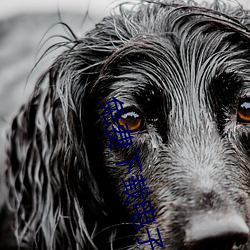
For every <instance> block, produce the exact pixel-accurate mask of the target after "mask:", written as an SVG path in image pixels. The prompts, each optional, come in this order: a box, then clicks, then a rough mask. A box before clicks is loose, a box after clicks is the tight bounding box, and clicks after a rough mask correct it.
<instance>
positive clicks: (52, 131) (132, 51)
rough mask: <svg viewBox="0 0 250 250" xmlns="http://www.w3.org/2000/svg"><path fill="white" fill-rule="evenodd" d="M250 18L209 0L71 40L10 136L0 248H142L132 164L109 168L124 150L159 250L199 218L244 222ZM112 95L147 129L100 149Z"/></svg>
mask: <svg viewBox="0 0 250 250" xmlns="http://www.w3.org/2000/svg"><path fill="white" fill-rule="evenodd" d="M249 20H250V19H249V15H248V12H246V11H244V10H243V9H242V8H241V7H240V6H238V7H230V6H229V5H227V4H224V3H222V2H219V1H214V2H213V3H212V4H210V5H209V4H204V5H203V7H198V6H197V4H195V3H194V2H193V1H188V2H182V1H178V2H174V3H170V4H167V3H159V2H155V3H153V2H152V3H149V2H142V3H140V4H137V5H135V6H133V7H132V8H130V9H128V8H126V6H121V7H120V8H119V10H118V11H117V12H115V13H114V14H113V15H112V16H110V17H107V18H105V19H104V20H103V21H102V22H100V23H99V24H97V25H96V28H95V29H93V30H92V31H91V32H89V33H88V34H86V35H85V37H83V38H77V39H75V40H74V41H71V43H70V44H69V46H70V48H69V49H67V50H66V51H65V52H64V53H63V54H62V55H60V56H59V57H58V58H57V59H56V60H55V62H54V64H53V65H52V66H51V67H50V68H49V69H48V71H47V72H46V73H45V74H44V75H43V76H42V78H41V79H40V80H39V82H38V83H37V85H36V89H35V91H34V93H33V96H32V98H31V99H30V101H29V102H27V103H26V104H25V105H24V106H23V107H22V108H21V111H20V113H19V114H18V115H17V116H16V118H15V119H14V121H13V124H12V128H11V131H10V133H9V142H10V147H9V150H8V161H7V164H8V170H7V172H6V179H7V186H8V188H9V195H8V197H9V200H8V201H7V202H6V206H5V210H4V209H3V211H5V212H4V216H2V218H5V219H6V218H9V219H8V220H7V225H8V226H9V227H10V225H11V227H10V228H9V229H6V228H4V230H3V231H4V233H6V234H7V236H6V234H4V233H3V234H2V238H3V240H2V245H3V249H7V247H11V246H12V247H13V249H17V248H16V247H15V246H19V247H20V248H21V249H84V250H87V249H101V250H103V249H131V250H132V249H146V250H149V249H151V248H150V245H149V244H144V245H137V243H136V237H138V238H139V239H140V240H141V241H144V240H147V235H146V227H141V229H140V230H135V229H134V228H133V226H132V223H131V218H130V217H131V216H132V215H133V214H134V208H133V207H132V205H131V204H128V203H126V202H125V199H126V196H125V194H124V193H123V192H122V188H121V186H122V182H121V180H122V178H127V177H128V175H127V167H128V166H125V165H121V166H116V165H115V163H117V162H120V161H123V160H127V159H130V158H133V157H134V153H133V147H136V149H137V152H138V155H139V158H140V162H141V165H142V169H143V171H142V174H143V176H144V178H146V179H147V181H146V183H147V186H148V187H149V200H150V201H151V204H152V207H153V208H154V209H156V211H155V217H156V221H155V222H153V223H150V224H148V225H147V227H148V228H149V231H150V232H151V234H152V236H155V238H157V235H156V233H155V232H156V231H155V229H156V228H157V227H158V228H159V230H160V233H161V237H162V240H163V244H164V249H167V250H173V249H174V250H177V249H187V235H186V229H187V227H188V225H189V224H190V221H191V218H192V217H193V216H195V215H197V214H200V213H209V212H212V213H213V212H216V213H219V214H224V213H225V214H226V213H232V214H233V213H237V214H239V215H240V216H241V217H242V218H243V219H244V221H245V222H246V224H247V225H248V226H249V225H250V207H249V205H250V193H249V187H250V184H249V183H250V171H249V162H250V158H249V157H250V144H249V141H250V138H249V137H250V125H249V124H244V123H241V122H239V121H238V120H237V109H238V105H239V102H240V100H242V98H246V97H248V96H249V95H250V94H249V93H250V31H249V27H250V21H249ZM112 97H116V98H117V99H118V100H120V101H123V102H124V107H125V108H126V110H128V109H129V110H133V111H134V112H136V113H138V114H140V115H141V117H142V118H143V119H144V120H145V125H144V127H143V128H142V129H141V130H140V131H138V132H135V133H132V135H133V136H134V138H133V143H134V144H133V146H128V147H126V148H125V149H120V148H115V149H113V150H112V151H110V149H109V140H108V138H107V137H106V135H105V133H104V129H105V128H106V129H110V127H109V126H106V125H105V124H104V122H103V120H102V113H103V110H102V109H101V107H100V106H99V105H98V102H101V103H102V104H103V105H104V104H105V103H106V102H107V101H110V100H111V98H112ZM132 169H133V171H132V172H133V174H138V173H139V171H138V169H137V168H136V167H133V168H132ZM7 215H8V216H9V217H8V216H7ZM12 235H14V237H13V236H12ZM155 249H162V248H160V247H157V246H156V245H155ZM199 249H202V248H199ZM211 249H212V248H211ZM216 249H217V248H216ZM218 249H222V248H218ZM223 249H224V248H223ZM225 249H226V248H225ZM227 249H229V248H227ZM230 249H231V248H230ZM242 249H243V248H242ZM244 249H250V244H246V245H245V246H244Z"/></svg>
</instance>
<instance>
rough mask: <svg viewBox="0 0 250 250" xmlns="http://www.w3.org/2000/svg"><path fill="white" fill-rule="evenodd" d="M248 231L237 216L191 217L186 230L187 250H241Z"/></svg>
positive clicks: (245, 241) (246, 239) (247, 237)
mask: <svg viewBox="0 0 250 250" xmlns="http://www.w3.org/2000/svg"><path fill="white" fill-rule="evenodd" d="M248 239H249V229H248V227H247V224H246V223H245V221H244V220H243V219H242V217H240V216H239V215H236V214H233V215H231V216H230V215H226V216H225V215H220V216H218V215H207V214H206V215H199V216H194V217H192V219H191V221H190V223H189V225H188V227H187V230H186V240H185V241H186V245H187V248H188V249H189V250H243V249H245V248H244V247H245V245H246V243H247V241H248Z"/></svg>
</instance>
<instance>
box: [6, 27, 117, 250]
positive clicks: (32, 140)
mask: <svg viewBox="0 0 250 250" xmlns="http://www.w3.org/2000/svg"><path fill="white" fill-rule="evenodd" d="M103 27H104V26H99V28H98V29H96V30H95V31H93V32H92V33H90V34H89V35H88V36H87V37H86V38H84V39H82V40H77V41H74V42H73V45H72V46H71V48H70V49H68V50H67V51H65V52H64V53H63V54H62V55H60V56H59V57H58V58H57V59H56V61H55V62H54V64H53V65H52V66H51V67H50V68H49V70H48V71H47V72H46V73H45V74H44V75H43V77H42V78H41V79H40V80H39V81H38V83H37V85H36V87H35V90H34V92H33V95H32V97H31V99H30V100H29V102H27V103H26V104H25V105H23V106H22V108H21V110H20V112H19V114H18V115H17V116H16V117H15V119H14V120H13V124H12V128H11V131H10V132H9V141H10V146H9V149H8V160H7V165H8V169H7V171H6V179H7V186H8V188H9V200H8V202H7V206H8V208H9V210H10V211H11V213H12V215H13V217H14V219H13V221H14V229H13V233H14V234H15V236H16V240H17V244H18V245H19V246H22V247H23V248H25V247H26V246H27V248H29V247H30V244H31V245H32V244H34V245H35V244H36V247H37V248H38V249H52V248H53V249H54V248H56V246H61V247H62V246H63V249H69V248H70V249H71V248H72V249H76V248H78V247H79V248H81V249H95V246H94V243H93V241H92V239H91V234H92V233H93V231H94V229H95V226H96V225H95V224H96V222H95V220H96V217H97V214H100V213H103V211H102V209H103V199H102V196H101V194H100V192H99V188H98V184H97V182H96V180H95V178H94V176H93V173H92V170H91V169H92V166H91V159H89V149H88V143H87V139H86V138H87V137H88V135H87V134H90V133H92V131H87V130H88V129H90V128H91V124H90V120H89V118H88V117H87V114H90V112H91V108H92V107H91V105H88V100H89V98H90V95H91V94H90V93H91V92H92V90H91V86H92V85H93V83H94V82H95V81H96V80H97V79H98V77H99V72H100V71H101V67H102V65H103V64H104V62H105V60H106V58H107V57H108V56H109V55H110V54H111V53H112V50H114V48H115V45H114V43H111V42H109V43H108V42H107V37H109V38H108V39H110V32H109V28H108V27H106V28H105V30H102V29H103ZM97 31H98V32H99V33H98V32H97ZM107 32H109V35H107V34H106V33H107ZM93 33H96V35H95V38H91V37H92V36H93ZM111 40H112V39H111ZM113 40H114V39H113ZM115 40H117V38H116V39H115ZM96 105H97V103H96ZM89 217H90V218H91V220H90V218H89ZM85 220H90V221H91V224H88V225H86V221H85ZM61 249H62V248H61Z"/></svg>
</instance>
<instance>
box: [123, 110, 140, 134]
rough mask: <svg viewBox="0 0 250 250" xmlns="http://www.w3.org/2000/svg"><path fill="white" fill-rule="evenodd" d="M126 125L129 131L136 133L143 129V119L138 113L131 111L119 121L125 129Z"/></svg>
mask: <svg viewBox="0 0 250 250" xmlns="http://www.w3.org/2000/svg"><path fill="white" fill-rule="evenodd" d="M125 123H127V125H128V129H129V130H131V131H132V132H135V131H138V130H139V129H141V128H142V126H143V119H142V118H141V116H140V115H139V114H137V113H136V112H134V111H130V112H127V113H125V114H123V115H121V118H120V119H118V124H119V125H122V126H124V128H125V129H126V127H125Z"/></svg>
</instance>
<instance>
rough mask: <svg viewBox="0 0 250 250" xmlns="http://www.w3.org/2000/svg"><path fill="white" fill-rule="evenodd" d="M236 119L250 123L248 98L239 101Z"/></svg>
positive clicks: (249, 100) (249, 102) (249, 101)
mask: <svg viewBox="0 0 250 250" xmlns="http://www.w3.org/2000/svg"><path fill="white" fill-rule="evenodd" d="M237 121H238V122H243V123H250V98H244V99H242V100H241V101H240V102H239V106H238V111H237Z"/></svg>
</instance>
